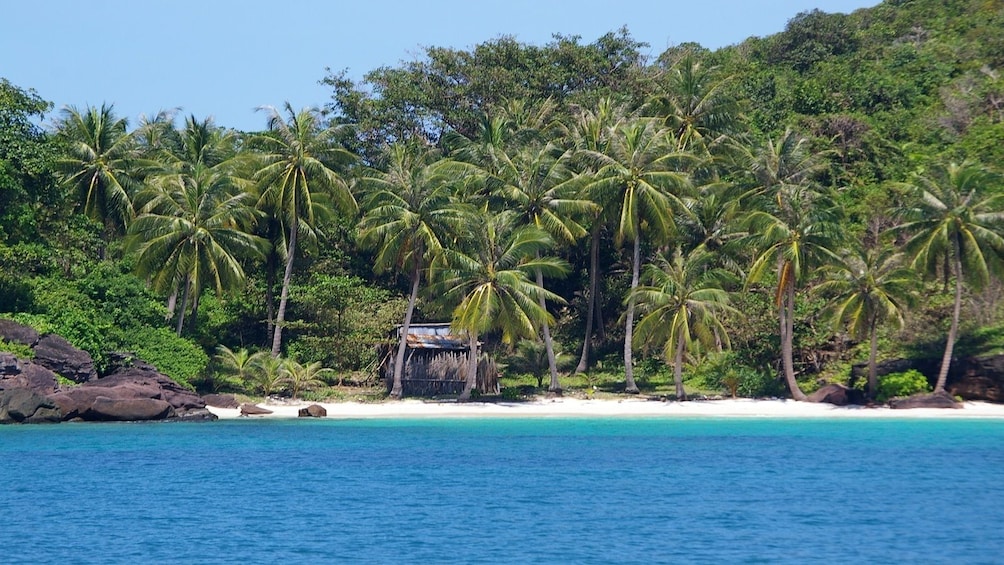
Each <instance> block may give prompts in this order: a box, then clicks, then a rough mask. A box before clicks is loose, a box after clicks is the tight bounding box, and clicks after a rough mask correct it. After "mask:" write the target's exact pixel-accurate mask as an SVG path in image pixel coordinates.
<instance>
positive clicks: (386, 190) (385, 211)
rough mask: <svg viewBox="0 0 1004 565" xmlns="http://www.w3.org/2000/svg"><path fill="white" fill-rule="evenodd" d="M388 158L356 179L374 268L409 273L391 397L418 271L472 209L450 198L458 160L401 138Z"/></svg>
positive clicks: (362, 237)
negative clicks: (381, 168) (373, 249)
mask: <svg viewBox="0 0 1004 565" xmlns="http://www.w3.org/2000/svg"><path fill="white" fill-rule="evenodd" d="M387 159H388V162H387V170H386V171H385V172H381V173H377V174H374V175H368V176H366V177H365V178H363V179H362V180H361V181H360V183H359V184H360V187H361V188H362V189H363V190H365V191H367V194H366V197H365V201H364V205H363V209H364V210H365V212H364V214H363V218H362V220H361V221H360V223H359V230H360V231H359V241H360V243H361V244H362V245H363V246H364V247H376V248H377V249H378V251H377V256H376V260H375V262H374V270H375V271H376V272H377V273H381V272H384V271H386V270H388V269H395V268H401V269H403V270H405V271H406V272H407V273H409V276H410V277H411V285H410V286H411V292H410V293H409V295H408V307H407V309H406V310H405V314H404V324H403V325H402V327H401V339H400V340H399V342H398V347H397V354H396V357H395V362H394V384H393V386H392V387H391V392H390V395H391V397H393V398H400V397H401V394H402V387H401V377H402V374H403V371H404V356H405V352H406V349H407V336H408V329H409V328H410V326H411V318H412V314H413V313H414V311H415V303H416V302H417V300H418V291H419V285H420V283H421V280H422V277H423V276H425V275H426V274H427V272H428V267H429V265H430V264H431V263H432V262H433V261H435V260H436V259H437V258H439V257H440V256H441V254H442V251H443V241H444V239H445V240H446V241H449V240H450V239H451V238H453V237H455V236H456V235H457V234H458V233H459V232H460V230H461V227H462V226H464V225H465V224H464V218H465V215H467V214H470V213H471V210H469V209H468V208H467V207H465V206H463V205H461V204H458V203H457V202H455V199H454V189H453V182H452V181H453V180H454V179H455V178H456V175H463V174H465V173H464V171H463V170H462V167H460V166H459V164H458V163H455V162H453V161H448V160H444V159H440V158H439V156H438V155H437V154H436V153H435V152H433V151H430V150H428V149H418V148H417V147H416V146H414V145H407V144H403V143H398V144H394V145H391V146H390V147H389V148H388V150H387Z"/></svg>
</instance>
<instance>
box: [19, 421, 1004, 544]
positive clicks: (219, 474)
mask: <svg viewBox="0 0 1004 565" xmlns="http://www.w3.org/2000/svg"><path fill="white" fill-rule="evenodd" d="M0 465H2V466H0V469H2V477H3V485H2V487H0V511H2V512H3V514H4V517H3V520H2V523H0V562H3V563H54V562H65V563H153V562H159V563H247V562H251V563H301V562H322V563H345V562H351V563H811V562H817V563H1004V541H1002V540H1004V531H1002V526H1004V476H1002V472H1004V422H1001V421H984V420H791V419H658V418H640V419H586V418H578V419H575V418H573V419H542V418H537V419H505V420H503V419H466V418H458V419H442V420H430V419H411V420H408V419H403V420H354V421H353V420H348V421H346V420H320V421H318V420H309V421H303V420H293V421H282V420H253V421H223V422H216V423H211V424H105V425H96V424H61V425H57V426H7V427H0Z"/></svg>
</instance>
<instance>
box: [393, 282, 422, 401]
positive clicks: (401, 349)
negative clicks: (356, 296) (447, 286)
mask: <svg viewBox="0 0 1004 565" xmlns="http://www.w3.org/2000/svg"><path fill="white" fill-rule="evenodd" d="M421 273H422V271H421V269H420V265H419V264H418V263H417V262H416V263H415V271H414V272H413V273H412V274H411V294H410V295H408V309H407V310H405V311H404V324H403V325H402V326H401V341H400V342H399V343H398V344H397V355H396V356H395V357H394V385H393V386H392V387H391V390H390V395H391V397H392V398H401V397H402V396H403V395H404V390H403V387H402V386H401V377H402V376H404V355H405V353H406V352H407V350H408V329H409V328H411V315H412V314H413V313H414V312H415V302H416V301H417V300H418V284H419V281H421V279H422V275H421Z"/></svg>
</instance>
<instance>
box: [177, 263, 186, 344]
mask: <svg viewBox="0 0 1004 565" xmlns="http://www.w3.org/2000/svg"><path fill="white" fill-rule="evenodd" d="M183 286H184V288H183V289H182V291H181V308H180V310H179V311H178V328H177V333H178V336H181V328H183V327H185V308H187V307H188V275H185V282H184V284H183Z"/></svg>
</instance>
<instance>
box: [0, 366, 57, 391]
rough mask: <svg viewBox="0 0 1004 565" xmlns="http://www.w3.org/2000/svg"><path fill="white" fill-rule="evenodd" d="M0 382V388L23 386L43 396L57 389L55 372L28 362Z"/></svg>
mask: <svg viewBox="0 0 1004 565" xmlns="http://www.w3.org/2000/svg"><path fill="white" fill-rule="evenodd" d="M0 383H2V384H0V388H11V387H24V388H27V389H31V390H33V391H35V392H37V393H38V394H41V395H43V396H49V395H50V394H53V393H55V392H56V391H57V390H59V383H58V382H57V381H56V373H53V372H52V371H50V370H48V369H46V368H45V367H43V366H41V365H36V364H34V363H30V362H28V363H24V364H22V365H21V372H20V373H19V374H18V375H16V376H13V377H7V378H6V379H3V380H2V381H0ZM8 383H9V384H8Z"/></svg>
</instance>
